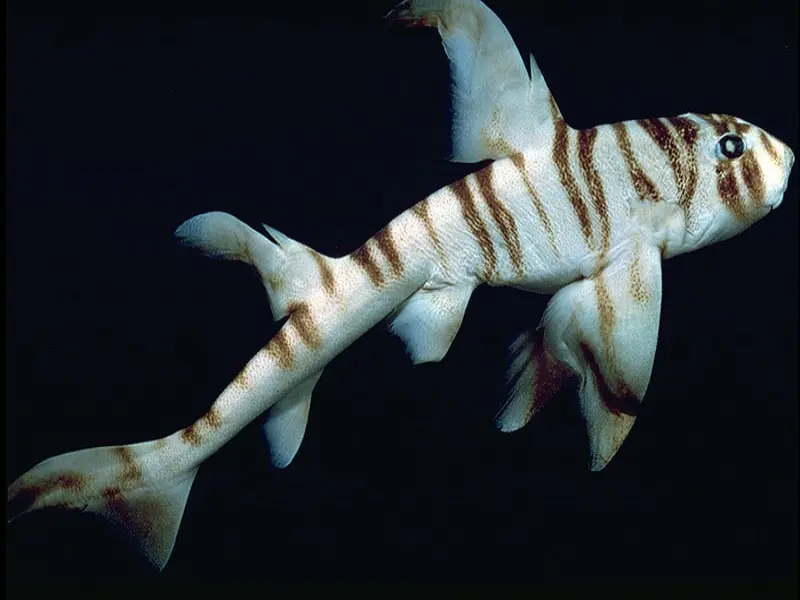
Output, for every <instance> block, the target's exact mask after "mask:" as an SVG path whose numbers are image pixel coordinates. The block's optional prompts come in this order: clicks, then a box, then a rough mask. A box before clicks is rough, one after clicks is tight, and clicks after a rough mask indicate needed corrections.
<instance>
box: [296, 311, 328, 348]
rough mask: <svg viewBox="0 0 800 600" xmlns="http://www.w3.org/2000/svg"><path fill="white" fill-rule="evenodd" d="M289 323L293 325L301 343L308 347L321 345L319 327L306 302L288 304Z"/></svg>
mask: <svg viewBox="0 0 800 600" xmlns="http://www.w3.org/2000/svg"><path fill="white" fill-rule="evenodd" d="M289 314H290V315H291V316H290V317H289V323H291V324H292V326H294V329H295V331H297V334H298V335H299V336H300V339H301V340H302V341H303V343H304V344H305V345H306V346H308V347H309V348H313V349H315V350H316V349H318V348H320V347H321V346H322V335H320V331H319V327H317V323H316V321H315V320H314V315H312V314H311V309H310V308H309V306H308V304H306V303H304V302H302V303H297V304H291V305H289Z"/></svg>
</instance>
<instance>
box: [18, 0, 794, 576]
mask: <svg viewBox="0 0 800 600" xmlns="http://www.w3.org/2000/svg"><path fill="white" fill-rule="evenodd" d="M390 16H391V17H392V18H394V19H396V20H398V21H401V22H404V23H407V24H409V25H422V26H426V27H436V29H437V30H438V32H439V35H440V36H441V39H442V42H443V45H444V49H445V52H446V54H447V56H448V58H449V64H450V70H451V77H452V87H453V124H452V142H453V156H452V159H453V160H454V161H459V162H468V163H474V162H479V161H491V162H489V163H488V164H487V165H486V166H484V167H483V168H481V169H479V170H477V171H476V172H474V173H471V174H469V175H468V176H466V177H464V178H463V179H461V180H459V181H455V182H453V183H451V184H449V185H447V186H445V187H443V188H442V189H439V190H437V191H435V192H433V193H431V194H430V195H429V196H427V197H425V198H423V199H422V200H420V201H419V202H417V203H416V204H414V205H413V206H411V207H410V208H408V209H407V210H405V211H404V212H402V213H401V214H400V215H398V216H397V217H395V218H394V219H392V220H391V221H390V222H389V223H388V224H387V225H386V226H385V227H383V229H381V230H380V231H378V232H377V233H376V234H375V235H373V236H372V237H371V238H370V239H368V240H367V241H366V242H365V243H364V244H363V245H362V246H360V247H359V248H358V249H357V250H355V251H354V252H352V253H350V254H347V255H345V256H340V257H331V256H325V255H323V254H321V253H319V252H317V251H315V250H313V249H312V248H309V247H308V246H306V245H304V244H303V243H301V242H299V241H296V240H294V239H292V238H291V237H289V236H287V235H285V234H284V233H282V232H280V231H278V230H276V229H274V228H271V227H268V226H265V232H263V233H262V232H260V231H258V230H256V229H254V228H252V227H251V226H250V225H248V224H246V223H244V222H242V221H241V220H239V219H237V218H236V217H234V216H232V215H230V214H227V213H222V212H210V213H205V214H201V215H197V216H195V217H193V218H191V219H189V220H188V221H186V222H184V223H183V224H182V225H180V226H179V227H178V228H177V231H176V235H177V237H178V238H179V239H180V240H181V241H182V242H183V243H184V244H186V245H188V246H191V247H194V248H197V249H198V250H200V251H202V252H204V253H205V254H207V255H209V256H214V257H220V258H225V259H231V260H238V261H242V262H244V263H247V264H249V265H251V266H252V267H253V268H254V269H255V271H256V273H257V274H258V276H259V277H260V278H261V281H262V282H263V284H264V286H265V288H266V290H267V293H268V297H269V302H270V308H271V310H272V313H273V316H274V317H275V319H276V320H283V324H282V326H281V327H280V329H279V330H278V331H277V333H276V334H275V336H274V337H273V338H272V339H270V340H269V342H268V343H267V344H266V346H264V347H263V349H261V350H260V351H259V352H258V353H257V354H255V356H253V357H252V359H251V360H250V361H249V362H248V363H247V364H246V365H245V366H244V367H243V368H242V370H241V371H240V373H239V374H238V375H237V376H236V377H235V378H234V379H233V380H232V381H231V382H230V384H229V385H228V386H227V387H226V388H225V389H224V390H223V391H222V392H221V393H220V394H219V396H218V397H217V398H216V400H215V401H214V402H213V404H212V405H211V407H210V408H209V410H208V411H207V412H206V413H205V414H204V415H203V416H201V417H200V418H199V419H197V420H196V421H195V422H194V423H192V424H190V425H188V426H187V427H184V428H181V429H179V430H177V431H175V432H174V433H172V434H170V435H166V436H164V437H161V438H159V439H154V440H150V441H145V442H140V443H134V444H128V445H118V446H106V447H100V448H90V449H85V450H79V451H75V452H69V453H67V454H62V455H60V456H56V457H53V458H49V459H47V460H45V461H43V462H41V463H39V464H38V465H36V466H34V467H33V468H32V469H30V470H29V471H28V472H26V473H24V474H23V475H21V476H20V477H19V478H18V479H17V480H16V481H14V482H13V483H12V484H11V485H10V486H9V488H8V517H9V520H12V519H14V518H17V517H18V516H20V515H23V514H25V513H28V512H30V511H35V510H39V509H42V508H45V507H54V506H59V507H67V508H75V509H81V510H85V511H89V512H93V513H97V514H100V515H103V516H105V517H107V518H108V519H110V520H111V521H113V522H115V523H117V524H119V525H121V526H122V527H124V528H125V529H126V530H127V531H128V532H129V533H130V535H131V538H132V539H133V540H134V541H135V543H136V544H137V545H138V547H139V548H140V549H141V551H142V552H143V553H144V555H145V556H146V557H147V558H148V559H149V560H150V561H151V562H152V564H153V565H154V566H155V567H157V568H159V569H161V568H163V567H164V565H165V564H166V563H167V561H168V560H169V557H170V555H171V553H172V550H173V547H174V543H175V539H176V536H177V534H178V530H179V527H180V522H181V519H182V516H183V513H184V509H185V506H186V502H187V499H188V496H189V493H190V490H191V487H192V484H193V481H194V479H195V476H196V474H197V472H198V469H199V467H200V466H201V465H202V464H203V462H204V461H205V460H206V459H208V458H209V457H210V456H212V455H213V454H214V453H216V452H217V451H218V450H219V449H220V448H222V447H223V446H224V445H225V444H227V443H228V442H229V441H230V440H231V439H232V438H233V437H235V436H236V435H237V434H238V433H239V432H240V431H241V430H242V429H243V428H244V427H245V426H247V425H248V424H249V423H250V422H252V421H253V420H254V419H256V418H258V417H259V416H260V415H262V414H264V413H266V422H265V425H264V433H265V436H266V439H267V442H268V445H269V447H270V450H271V458H272V462H273V464H274V465H275V466H277V467H285V466H287V465H288V464H290V462H291V461H292V459H293V457H294V456H295V454H296V452H297V450H298V448H299V446H300V444H301V442H302V439H303V436H304V432H305V429H306V423H307V419H308V414H309V410H310V402H311V395H312V392H313V390H314V387H315V385H316V383H317V381H319V379H320V377H321V375H322V372H323V369H324V368H325V366H326V365H327V364H328V363H329V362H330V361H332V360H333V359H334V358H335V357H336V356H337V355H338V354H339V353H341V352H343V351H344V350H346V349H347V348H348V346H350V345H351V344H352V343H353V342H354V341H355V340H357V339H358V338H359V337H360V336H362V335H363V334H364V333H366V332H367V331H368V330H370V329H371V328H372V327H373V326H375V325H376V324H378V323H379V322H381V321H384V320H388V322H389V325H390V329H391V331H392V332H393V333H394V334H395V335H397V336H398V337H399V338H400V339H401V340H402V341H403V342H404V344H405V347H406V349H407V352H408V354H409V356H410V358H411V360H412V361H413V362H414V363H415V364H419V363H426V362H437V361H441V360H442V359H443V358H444V357H445V355H446V354H447V352H448V350H449V348H450V346H451V344H452V343H453V340H454V338H455V337H456V334H457V333H458V330H459V328H460V326H461V322H462V318H463V316H464V313H465V311H466V308H467V305H468V303H469V300H470V296H471V294H472V293H473V291H474V290H475V289H476V288H477V287H478V286H480V285H483V284H486V285H489V286H508V287H513V288H517V289H520V290H525V291H530V292H535V293H541V294H552V295H553V296H552V298H551V299H550V301H549V303H548V305H547V308H546V310H545V313H544V316H543V319H542V324H541V327H540V328H539V329H537V330H536V331H535V332H532V333H524V334H522V335H521V336H520V337H519V338H518V340H517V342H516V343H515V344H514V346H513V356H512V363H511V366H510V369H509V377H510V379H511V382H512V389H511V393H510V397H509V399H508V402H507V403H506V404H505V406H504V408H503V409H502V410H501V412H500V414H499V415H498V417H497V424H498V426H499V427H500V429H502V430H504V431H511V430H514V429H518V428H519V427H521V426H523V425H524V424H525V423H526V422H528V420H529V419H530V418H531V416H532V415H533V414H534V413H535V412H536V411H537V410H538V409H539V408H540V407H541V406H542V405H543V404H544V403H545V402H546V401H547V400H548V399H549V398H551V397H552V396H553V394H554V393H555V392H556V391H557V390H558V389H559V388H561V386H562V385H563V384H564V383H565V382H567V381H569V380H573V379H576V380H577V382H578V397H579V402H580V407H581V412H582V415H583V418H584V420H585V422H586V427H587V432H588V437H589V449H590V457H589V466H590V468H591V469H593V470H600V469H602V468H603V467H605V466H606V465H607V464H608V463H609V461H610V460H611V459H612V458H613V456H614V455H615V453H616V452H617V450H618V449H619V447H620V445H621V444H622V443H623V441H624V439H625V438H626V436H627V435H628V433H629V432H630V430H631V428H632V426H633V424H634V422H635V420H636V416H637V412H638V411H639V407H640V405H641V403H642V401H643V399H644V396H645V393H646V391H647V387H648V383H649V380H650V376H651V372H652V369H653V361H654V356H655V351H656V345H657V340H658V330H659V320H660V309H661V293H662V290H661V281H662V279H661V263H662V261H663V260H665V259H669V258H672V257H674V256H678V255H680V254H685V253H688V252H692V251H694V250H698V249H700V248H703V247H705V246H708V245H710V244H713V243H715V242H719V241H722V240H725V239H728V238H730V237H732V236H735V235H737V234H739V233H741V232H742V231H744V230H745V229H747V228H748V227H750V226H751V225H753V224H754V223H756V222H757V221H758V220H760V219H761V218H763V217H764V216H766V215H767V214H768V213H769V212H771V211H772V210H773V209H774V208H776V207H778V206H779V205H780V203H781V202H782V200H783V196H784V192H785V190H786V187H787V183H788V179H789V175H790V173H791V170H792V166H793V163H794V155H793V153H792V151H791V149H790V148H789V147H788V146H787V145H786V144H784V143H783V142H781V141H780V140H779V139H777V138H776V137H774V136H772V135H770V134H769V133H767V132H766V131H764V130H763V129H760V128H759V127H758V126H756V125H754V124H751V123H749V122H747V121H744V120H742V119H740V118H737V117H733V116H728V115H723V114H694V113H686V114H682V115H678V116H673V117H668V118H650V119H639V120H633V121H626V122H620V123H613V124H609V125H600V126H597V127H591V128H588V129H583V130H576V129H573V128H571V127H570V126H569V125H568V124H567V123H566V121H565V120H564V118H563V116H562V114H561V111H560V109H559V107H558V105H557V103H556V101H555V99H554V98H553V96H552V94H551V93H550V91H549V89H548V86H547V84H546V83H545V80H544V78H543V76H542V74H541V71H540V70H539V68H538V66H537V64H536V62H535V61H534V60H533V58H532V57H531V58H530V60H529V65H528V68H526V65H525V62H523V59H522V57H521V55H520V53H519V52H518V50H517V48H516V46H515V44H514V42H513V40H512V38H511V36H510V35H509V33H508V31H507V29H506V27H505V26H504V25H503V23H502V22H501V21H500V19H499V18H498V17H497V15H496V14H495V13H494V12H492V11H491V10H490V9H489V8H488V7H487V6H486V5H485V4H483V3H482V2H480V1H478V0H451V1H447V0H438V1H437V0H428V1H424V0H419V1H407V2H404V3H402V4H400V5H398V7H396V8H395V9H394V10H393V11H392V13H390Z"/></svg>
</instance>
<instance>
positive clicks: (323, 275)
mask: <svg viewBox="0 0 800 600" xmlns="http://www.w3.org/2000/svg"><path fill="white" fill-rule="evenodd" d="M309 251H310V252H311V256H312V258H313V259H314V262H315V263H317V269H319V278H320V280H321V281H322V289H323V290H325V293H326V294H328V296H335V295H336V279H335V278H334V277H333V271H332V270H331V266H330V265H329V264H328V261H327V259H326V258H325V257H324V256H322V255H321V254H320V253H319V252H317V251H316V250H311V249H310V248H309Z"/></svg>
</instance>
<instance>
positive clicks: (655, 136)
mask: <svg viewBox="0 0 800 600" xmlns="http://www.w3.org/2000/svg"><path fill="white" fill-rule="evenodd" d="M637 123H638V124H639V126H640V127H641V128H642V129H644V130H645V131H646V132H647V135H649V136H650V139H652V140H653V141H654V142H655V143H656V146H658V147H659V148H660V149H661V151H662V152H663V153H664V154H665V155H666V157H667V160H668V161H669V166H670V168H671V169H672V177H673V179H674V180H675V187H677V188H678V191H679V192H681V191H682V190H683V188H684V187H685V186H686V183H685V182H686V175H684V172H683V163H682V161H681V151H680V148H679V147H678V144H677V143H676V142H675V138H674V137H673V136H672V133H671V132H670V130H669V128H668V127H667V126H666V125H665V124H664V123H663V121H661V120H660V119H640V120H638V121H637ZM681 196H682V194H681Z"/></svg>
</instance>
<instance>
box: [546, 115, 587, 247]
mask: <svg viewBox="0 0 800 600" xmlns="http://www.w3.org/2000/svg"><path fill="white" fill-rule="evenodd" d="M568 136H569V128H568V127H567V124H566V123H565V122H564V121H563V120H559V121H556V123H555V136H554V138H553V162H554V163H555V165H556V169H558V178H559V179H560V180H561V185H562V186H563V187H564V190H566V192H567V196H568V197H569V201H570V203H571V204H572V208H573V209H574V210H575V214H576V215H577V217H578V221H579V222H580V224H581V231H582V232H583V237H584V239H585V240H586V245H587V246H588V247H589V249H590V250H593V249H594V237H593V235H592V222H591V221H590V220H589V209H588V208H587V207H586V202H584V200H583V197H582V196H581V193H580V191H579V190H578V184H577V183H576V182H575V178H574V177H573V176H572V170H571V169H570V168H569V155H568V152H569V138H568Z"/></svg>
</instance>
